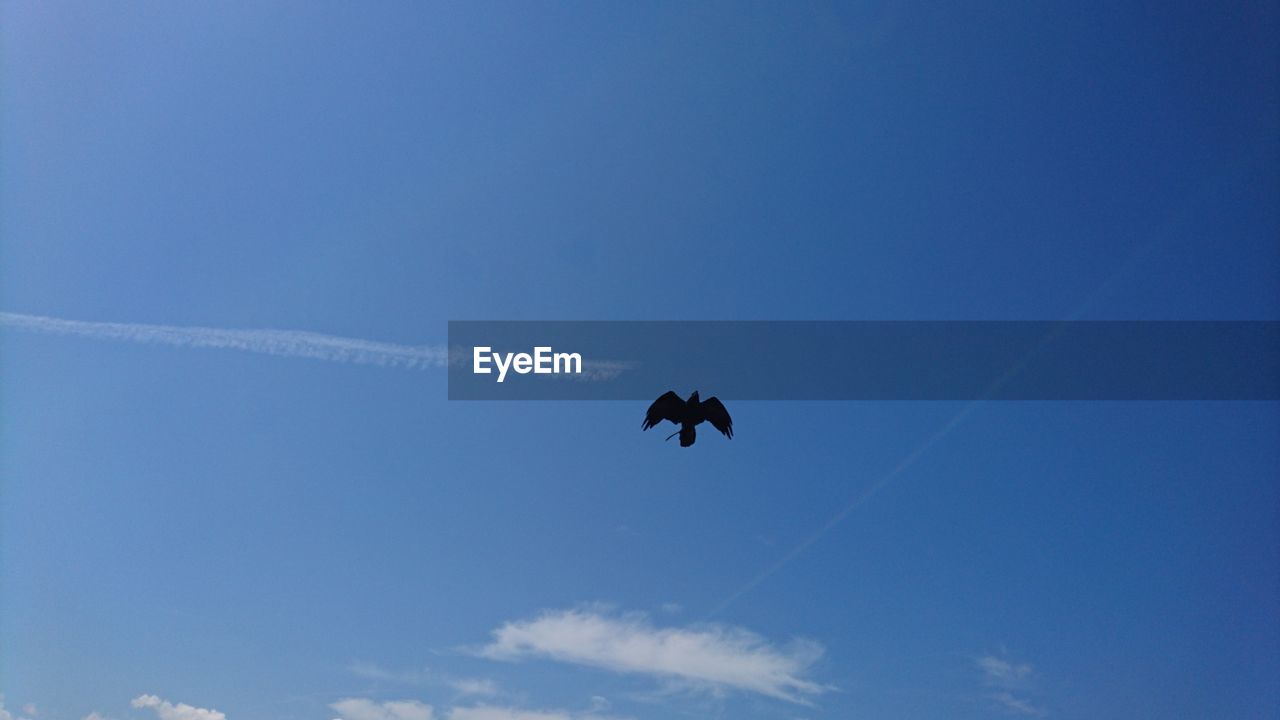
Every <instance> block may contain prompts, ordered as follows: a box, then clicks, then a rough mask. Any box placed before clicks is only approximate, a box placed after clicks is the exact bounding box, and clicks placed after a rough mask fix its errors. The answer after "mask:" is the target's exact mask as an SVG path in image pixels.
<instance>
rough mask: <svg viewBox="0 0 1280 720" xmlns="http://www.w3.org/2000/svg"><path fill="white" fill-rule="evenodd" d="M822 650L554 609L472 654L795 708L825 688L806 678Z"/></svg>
mask: <svg viewBox="0 0 1280 720" xmlns="http://www.w3.org/2000/svg"><path fill="white" fill-rule="evenodd" d="M822 653H823V649H822V646H821V645H819V644H818V643H816V642H813V641H807V640H796V641H793V642H792V643H791V644H790V646H789V647H787V648H786V649H782V648H778V647H775V646H774V645H772V644H770V643H768V642H767V641H765V640H764V639H763V638H761V637H760V636H759V635H756V634H755V633H752V632H750V631H748V630H745V629H742V628H737V627H729V626H724V625H703V626H693V627H662V628H660V627H655V626H654V625H652V624H651V623H650V621H649V620H648V618H647V617H646V616H644V615H642V614H626V615H614V614H609V613H606V612H604V611H600V610H562V611H553V612H547V613H544V614H542V615H540V616H538V617H536V618H534V619H532V620H521V621H515V622H509V623H506V624H505V625H503V626H502V627H500V628H498V629H496V630H494V631H493V642H491V643H490V644H488V645H486V646H485V647H483V648H481V649H480V650H479V651H478V654H479V655H481V656H483V657H487V658H490V659H495V660H519V659H523V658H537V657H541V658H547V659H551V660H558V661H560V662H566V663H573V664H578V665H586V666H592V667H598V668H604V669H607V670H612V671H614V672H620V673H638V674H647V675H652V676H655V677H657V678H661V679H666V680H676V681H679V682H682V683H686V684H688V685H691V686H694V687H703V688H710V689H715V690H743V691H749V692H755V693H759V694H761V695H766V696H768V697H773V698H778V699H782V700H788V701H790V702H795V703H801V704H807V703H808V698H809V697H812V696H816V695H818V694H820V693H822V692H824V691H826V690H828V689H829V688H827V687H825V686H823V685H820V684H818V683H815V682H813V681H811V680H808V679H806V677H805V676H806V674H807V673H808V672H809V669H810V668H811V666H812V665H813V663H814V662H816V661H817V660H818V659H819V658H820V657H821V656H822Z"/></svg>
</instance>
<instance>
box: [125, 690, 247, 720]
mask: <svg viewBox="0 0 1280 720" xmlns="http://www.w3.org/2000/svg"><path fill="white" fill-rule="evenodd" d="M130 704H131V705H133V706H134V707H135V708H151V709H152V710H154V711H155V713H156V716H157V717H159V718H160V720H227V716H226V715H224V714H222V713H220V712H218V711H217V710H209V709H206V708H200V707H194V706H192V705H188V704H186V703H177V704H174V703H171V702H169V701H168V700H162V699H160V698H158V697H156V696H155V695H139V696H138V697H136V698H134V699H133V701H132V702H131V703H130Z"/></svg>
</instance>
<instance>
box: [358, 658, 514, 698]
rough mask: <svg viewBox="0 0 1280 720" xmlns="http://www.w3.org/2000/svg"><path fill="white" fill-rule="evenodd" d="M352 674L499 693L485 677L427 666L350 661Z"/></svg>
mask: <svg viewBox="0 0 1280 720" xmlns="http://www.w3.org/2000/svg"><path fill="white" fill-rule="evenodd" d="M347 669H348V670H350V671H351V672H352V673H353V674H355V675H359V676H360V677H363V678H369V679H370V680H381V681H384V682H391V683H399V684H401V685H442V686H446V687H449V688H452V689H453V691H454V692H456V693H458V695H462V696H467V695H477V696H488V695H499V694H501V690H500V689H499V688H498V684H497V683H495V682H494V681H492V680H489V679H487V678H469V677H455V676H453V675H446V674H443V673H437V672H432V671H431V670H430V669H428V668H422V669H420V670H400V671H395V670H387V669H385V668H383V667H380V666H378V665H375V664H373V663H368V662H358V663H352V664H351V665H350V666H348V668H347Z"/></svg>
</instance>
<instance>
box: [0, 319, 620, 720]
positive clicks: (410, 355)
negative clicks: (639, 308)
mask: <svg viewBox="0 0 1280 720" xmlns="http://www.w3.org/2000/svg"><path fill="white" fill-rule="evenodd" d="M0 327H5V328H10V329H13V330H18V331H21V332H32V333H41V334H44V335H64V336H70V337H82V338H89V339H92V340H117V341H122V342H134V343H141V344H145V345H171V346H174V347H189V348H213V349H217V350H240V351H243V352H251V353H258V354H260V355H276V356H279V357H299V358H309V359H312V360H324V361H326V362H336V363H348V364H354V365H377V366H379V367H392V368H403V369H406V370H423V369H427V368H445V367H448V366H449V365H452V364H457V363H462V362H470V357H471V356H470V354H469V353H470V349H469V348H459V347H455V348H453V349H452V350H451V349H450V348H447V347H445V346H443V345H400V344H397V343H388V342H379V341H377V340H364V339H361V338H351V337H342V336H339V335H325V334H323V333H317V332H310V331H307V330H270V329H267V330H244V329H228V328H213V327H201V326H198V325H147V324H143V323H115V322H88V321H85V320H66V319H63V318H55V317H48V316H45V315H24V314H22V313H11V312H0ZM633 367H634V363H631V362H625V361H618V360H585V361H583V363H582V372H581V373H580V374H576V375H555V376H553V377H567V378H572V379H574V380H579V381H584V382H601V381H607V380H612V379H613V378H615V377H617V376H618V375H620V374H621V373H623V372H626V371H627V370H629V369H631V368H633ZM0 720H3V719H2V718H0Z"/></svg>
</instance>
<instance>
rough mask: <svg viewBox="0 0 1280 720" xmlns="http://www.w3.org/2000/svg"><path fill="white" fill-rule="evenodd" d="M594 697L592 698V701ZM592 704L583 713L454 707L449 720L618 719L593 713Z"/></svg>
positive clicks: (482, 706)
mask: <svg viewBox="0 0 1280 720" xmlns="http://www.w3.org/2000/svg"><path fill="white" fill-rule="evenodd" d="M595 699H596V698H592V700H593V701H594V700H595ZM600 699H603V698H600ZM592 705H593V709H592V711H589V712H587V713H585V714H583V713H576V712H569V711H567V710H525V709H524V708H515V707H499V706H496V705H475V706H473V707H455V708H452V709H451V710H450V711H449V720H620V719H618V718H612V717H608V716H605V715H598V714H595V708H594V705H595V703H594V702H593V703H592Z"/></svg>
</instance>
